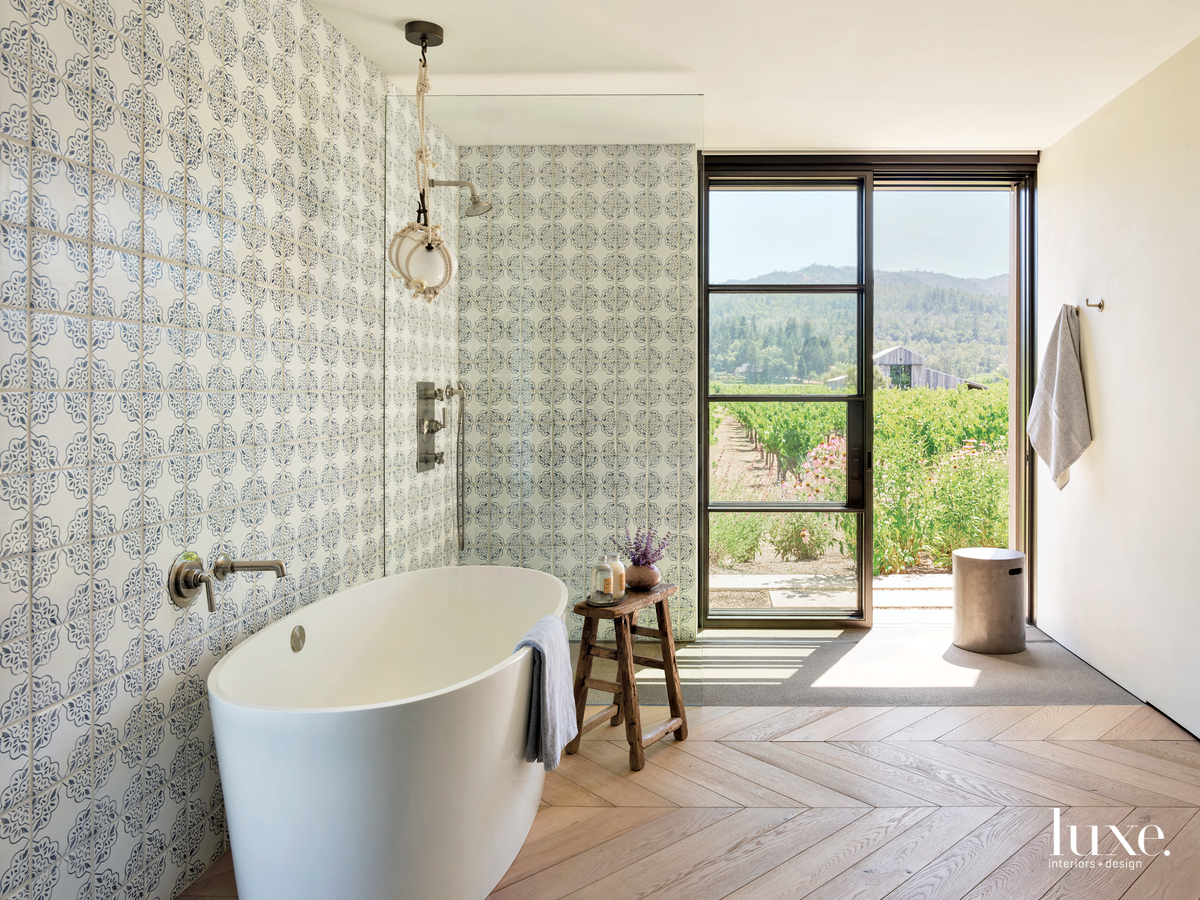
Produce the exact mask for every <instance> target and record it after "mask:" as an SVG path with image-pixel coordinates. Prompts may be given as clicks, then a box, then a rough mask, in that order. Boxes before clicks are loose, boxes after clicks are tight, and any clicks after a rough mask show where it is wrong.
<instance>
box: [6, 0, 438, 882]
mask: <svg viewBox="0 0 1200 900" xmlns="http://www.w3.org/2000/svg"><path fill="white" fill-rule="evenodd" d="M385 103H389V104H391V105H392V106H393V108H395V109H397V110H402V109H403V107H404V101H402V100H399V99H395V100H392V101H387V100H386V92H385V87H384V82H383V79H382V78H381V77H380V75H379V73H378V72H377V71H376V70H375V68H374V67H373V66H371V65H370V64H369V63H367V62H366V61H365V60H364V59H363V58H362V56H361V55H360V54H359V52H358V51H357V50H355V49H354V48H353V47H351V46H350V45H348V44H346V43H345V42H344V41H343V40H342V38H341V36H340V35H338V34H337V33H336V32H334V31H333V30H332V29H331V28H330V27H329V25H328V24H327V23H325V22H324V21H323V20H322V19H321V17H320V16H319V15H318V14H317V13H316V12H315V11H314V10H313V9H312V8H311V7H310V6H308V5H307V4H305V3H296V2H289V0H270V2H264V3H263V4H261V5H260V4H258V3H257V2H256V0H186V2H184V3H182V4H180V5H175V4H173V3H170V2H167V0H144V2H143V0H75V2H74V3H66V2H63V0H0V897H2V898H4V900H8V898H10V897H22V898H27V897H32V898H55V900H59V898H84V897H87V898H102V897H103V898H108V897H116V896H121V897H126V898H141V897H163V898H166V897H172V896H174V895H176V894H178V893H179V892H180V891H181V890H182V889H183V888H184V887H185V886H186V885H187V884H188V883H189V882H190V881H191V880H192V879H194V878H195V877H196V876H197V875H198V874H199V873H200V872H201V871H202V870H203V869H204V868H205V867H206V866H207V865H208V864H209V863H210V861H211V860H212V859H213V858H214V856H215V855H217V854H218V853H219V852H220V851H221V849H222V847H223V845H224V842H225V825H224V813H223V804H222V798H221V792H220V785H219V781H218V773H217V766H216V758H215V751H214V745H213V741H212V730H211V724H210V719H209V716H208V710H207V701H206V696H205V686H204V679H205V677H206V675H207V673H208V672H209V670H210V669H211V667H212V665H213V664H214V663H215V662H216V660H217V659H218V658H219V657H220V656H221V655H222V654H223V653H225V652H226V651H228V650H229V648H230V647H232V646H233V645H234V644H235V643H236V642H237V641H239V640H242V639H244V638H245V637H246V636H247V635H250V634H252V633H254V632H255V631H257V630H260V629H261V628H262V627H264V626H265V625H266V624H267V623H269V622H270V621H272V620H274V619H276V618H278V617H280V616H282V615H284V614H286V613H287V612H289V611H291V610H293V609H295V608H296V607H297V606H299V605H303V604H306V603H310V602H312V601H314V600H316V599H319V598H320V597H323V596H325V595H327V594H330V593H332V592H335V591H337V590H339V589H342V588H345V587H347V586H350V585H352V584H356V583H359V582H362V581H365V580H369V579H372V578H376V577H379V576H380V575H382V574H383V572H384V570H385V549H386V548H388V547H390V546H399V543H397V540H398V535H399V534H400V532H399V531H397V532H396V535H395V536H393V535H387V536H386V537H385V519H386V521H387V524H388V526H391V525H392V524H393V523H395V524H396V525H397V526H398V527H401V526H402V527H403V528H405V529H406V531H405V532H404V533H405V534H406V535H409V534H411V535H414V536H418V537H420V540H421V541H422V542H421V543H418V545H417V546H418V547H419V548H420V549H419V552H415V553H412V554H409V555H406V556H404V557H402V558H401V557H397V558H396V559H395V561H393V560H391V559H389V560H388V561H387V563H386V567H387V568H397V567H407V566H412V565H427V564H433V563H435V562H440V561H441V560H440V559H439V556H440V555H442V553H443V551H441V550H439V548H444V547H445V541H444V539H442V538H440V537H439V538H436V539H434V538H431V537H429V535H431V534H435V533H437V529H438V528H439V527H442V526H441V525H440V523H442V522H444V521H445V519H446V511H445V510H437V511H434V512H429V511H428V510H427V509H426V506H425V505H426V504H427V505H430V506H432V505H436V504H439V503H441V502H442V501H443V497H442V495H441V494H440V493H438V492H437V491H435V490H433V488H431V487H430V486H428V485H421V484H418V483H417V482H415V481H412V479H414V478H415V477H416V476H415V472H413V471H412V469H405V468H404V467H403V465H400V467H399V468H397V469H396V482H395V485H394V486H393V491H394V493H393V495H391V496H394V497H395V499H396V504H395V505H390V504H388V503H387V499H388V498H385V495H384V488H383V480H384V471H385V468H387V467H388V465H389V464H388V463H387V462H385V445H384V442H385V438H386V437H388V436H389V435H390V433H391V428H390V424H389V423H390V421H391V419H390V413H385V405H384V402H383V398H384V382H385V378H390V377H391V375H392V371H393V368H392V364H391V362H390V361H389V360H388V359H387V355H388V353H389V352H390V353H392V354H395V355H397V356H398V357H399V359H398V361H397V362H398V365H397V371H407V370H413V371H415V370H416V369H417V368H419V367H420V366H419V365H418V360H419V358H420V357H422V354H424V353H425V352H426V348H427V347H428V348H431V352H432V353H433V355H434V357H435V363H436V364H434V363H431V364H430V365H431V366H432V367H433V369H434V370H435V371H436V372H437V373H438V374H439V376H441V375H444V374H448V369H447V366H446V364H445V360H446V358H447V357H449V356H452V355H453V354H452V352H451V351H450V350H449V349H448V348H450V347H453V344H454V328H455V325H456V323H455V322H453V321H447V320H446V315H445V314H444V313H442V314H440V315H439V314H436V313H433V312H431V311H428V310H407V311H405V312H404V313H403V314H399V313H397V314H395V315H392V316H389V317H386V322H385V315H384V306H383V303H384V290H385V285H384V281H385V269H384V256H383V247H384V230H385V220H384V205H385V204H384V197H385V189H384V149H385V140H387V139H394V140H395V141H396V147H394V148H393V149H394V150H397V151H398V153H399V155H400V156H401V157H405V158H409V157H411V151H412V147H411V142H412V128H411V127H410V123H408V122H407V120H406V123H405V124H403V127H400V126H397V127H396V128H394V129H393V130H392V132H391V133H390V134H389V135H385V121H386V117H385ZM405 115H407V116H408V117H409V119H411V110H409V111H407V112H406V113H405ZM406 141H407V142H409V146H408V148H407V150H404V143H405V142H406ZM436 145H437V147H438V148H439V152H440V153H441V154H442V156H443V157H444V160H445V162H444V165H446V166H447V168H449V169H451V170H453V169H454V168H455V167H456V166H457V148H455V147H453V146H452V145H449V144H447V143H446V142H445V140H444V139H442V138H440V137H439V138H438V139H437V143H436ZM410 190H411V186H410V185H409V184H408V182H399V183H397V184H395V185H389V191H388V198H389V200H390V199H393V198H394V199H395V200H396V202H398V203H401V205H403V206H404V207H405V208H411V206H412V205H413V203H412V198H411V197H406V196H405V191H410ZM385 324H386V326H387V327H388V328H389V329H396V331H395V332H389V334H388V337H387V338H386V339H385V335H384V326H385ZM406 329H411V330H412V333H406ZM397 452H398V454H399V463H400V464H403V463H404V462H405V460H406V457H405V455H404V454H405V452H406V451H405V450H404V445H403V443H402V442H399V443H398V445H397ZM410 472H411V473H412V474H411V476H410V475H409V474H408V473H410ZM389 474H390V472H389ZM410 481H412V483H411V484H410V483H409V482H410ZM429 484H432V482H430V483H429ZM438 490H444V485H439V488H438ZM393 507H394V508H393ZM393 538H395V540H394V539H393ZM185 547H192V548H194V549H196V550H198V551H199V552H200V553H201V554H202V555H203V556H204V557H205V558H206V559H208V560H211V559H212V558H213V556H214V555H215V553H216V552H217V551H218V549H227V550H229V551H231V552H232V553H233V554H234V555H240V556H244V557H256V556H280V557H282V558H283V559H284V560H285V561H286V563H287V567H288V571H289V575H288V578H287V579H285V580H284V581H282V582H275V581H274V580H271V581H268V580H267V579H268V576H253V577H252V576H238V577H237V578H235V579H231V581H230V582H229V583H228V585H227V586H225V587H224V590H223V591H222V592H221V593H222V596H221V606H220V609H219V611H218V612H217V613H215V614H209V613H208V612H206V611H205V609H204V607H203V604H199V605H197V606H194V607H192V609H191V610H189V611H187V612H181V611H179V610H177V609H176V608H175V607H173V606H172V605H171V604H170V603H169V601H168V600H167V599H166V597H165V596H164V591H163V590H162V585H163V583H164V578H165V573H166V570H167V567H168V566H169V564H170V562H171V560H172V559H173V558H174V556H175V555H176V554H177V553H178V552H179V551H180V550H182V549H183V548H185ZM452 558H453V557H452V556H451V557H450V559H452Z"/></svg>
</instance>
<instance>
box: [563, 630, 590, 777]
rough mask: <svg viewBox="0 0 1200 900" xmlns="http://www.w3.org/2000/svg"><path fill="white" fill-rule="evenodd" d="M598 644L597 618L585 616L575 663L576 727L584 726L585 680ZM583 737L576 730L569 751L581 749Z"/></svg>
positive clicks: (586, 691) (586, 692)
mask: <svg viewBox="0 0 1200 900" xmlns="http://www.w3.org/2000/svg"><path fill="white" fill-rule="evenodd" d="M595 645H596V620H595V619H593V618H592V617H591V616H585V617H584V620H583V634H582V635H580V638H579V661H578V662H577V663H576V664H575V727H576V729H579V728H582V727H583V710H584V707H585V706H587V694H588V689H587V687H586V686H585V685H584V681H585V680H587V677H588V676H589V675H591V674H592V647H594V646H595ZM582 739H583V735H582V734H579V733H578V731H576V734H575V737H573V738H572V739H571V742H570V743H569V744H567V748H566V749H567V753H574V752H575V751H576V750H578V749H579V742H580V740H582Z"/></svg>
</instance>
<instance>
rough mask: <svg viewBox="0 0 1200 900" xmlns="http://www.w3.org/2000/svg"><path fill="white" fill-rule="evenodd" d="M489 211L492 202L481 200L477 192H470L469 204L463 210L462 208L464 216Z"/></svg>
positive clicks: (480, 214) (478, 214)
mask: <svg viewBox="0 0 1200 900" xmlns="http://www.w3.org/2000/svg"><path fill="white" fill-rule="evenodd" d="M491 211H492V204H490V203H484V202H483V201H482V200H480V199H479V195H478V194H475V193H472V194H471V205H470V206H468V207H467V208H466V209H465V210H463V215H464V216H482V215H483V214H484V213H489V212H491Z"/></svg>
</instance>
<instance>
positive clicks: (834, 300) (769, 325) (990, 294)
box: [709, 266, 1009, 382]
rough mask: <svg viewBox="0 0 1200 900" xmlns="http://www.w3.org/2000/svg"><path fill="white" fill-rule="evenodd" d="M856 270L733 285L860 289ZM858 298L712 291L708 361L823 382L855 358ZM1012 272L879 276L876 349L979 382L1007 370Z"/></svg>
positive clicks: (718, 370)
mask: <svg viewBox="0 0 1200 900" xmlns="http://www.w3.org/2000/svg"><path fill="white" fill-rule="evenodd" d="M856 277H857V273H856V271H855V269H854V268H853V267H850V266H843V267H837V266H808V267H807V268H804V269H800V270H799V271H795V272H771V273H769V274H766V275H760V276H759V277H757V278H750V279H746V280H744V281H727V282H725V283H726V284H730V285H739V284H853V283H854V281H855V280H856ZM857 309H858V304H857V301H856V299H855V297H854V295H853V294H824V293H820V294H809V293H805V294H779V293H766V294H758V293H746V294H740V293H739V294H727V293H719V294H716V293H714V294H710V295H709V365H710V371H711V372H712V373H713V376H714V377H720V376H722V375H732V374H736V373H737V371H738V369H739V368H740V367H746V368H745V369H743V371H745V372H751V371H757V372H759V373H760V376H761V379H762V380H764V381H768V382H773V381H775V380H778V379H780V378H785V377H799V378H806V379H812V378H818V377H823V375H824V374H825V373H826V372H827V371H828V370H829V367H831V366H832V367H833V368H835V369H836V368H837V367H839V366H841V367H844V366H845V365H847V364H848V363H849V362H850V361H851V360H852V359H853V354H854V352H855V335H856V334H857V320H858V316H857ZM1008 331H1009V329H1008V275H1006V274H1005V275H996V276H993V277H991V278H957V277H955V276H953V275H946V274H944V273H939V272H920V271H910V272H884V271H876V272H875V328H874V334H873V335H872V345H873V346H874V349H875V350H881V349H883V348H885V347H894V346H903V347H907V348H908V349H910V350H913V351H915V352H916V353H919V354H921V355H922V356H924V357H925V363H926V365H928V366H929V367H930V368H933V369H937V370H938V371H941V372H949V373H951V374H953V375H958V376H959V377H961V378H970V379H975V378H978V377H982V376H985V375H988V374H993V373H994V374H997V375H1007V372H1008Z"/></svg>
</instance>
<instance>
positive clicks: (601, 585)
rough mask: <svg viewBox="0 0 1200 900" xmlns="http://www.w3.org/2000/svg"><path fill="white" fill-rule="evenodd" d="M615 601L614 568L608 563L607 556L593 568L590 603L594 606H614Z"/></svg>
mask: <svg viewBox="0 0 1200 900" xmlns="http://www.w3.org/2000/svg"><path fill="white" fill-rule="evenodd" d="M613 602H614V601H613V570H612V569H611V568H610V567H609V565H608V559H607V557H601V558H600V561H599V562H597V563H596V566H595V568H593V569H592V591H591V593H590V594H588V603H590V604H591V605H592V606H612V605H613Z"/></svg>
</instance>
